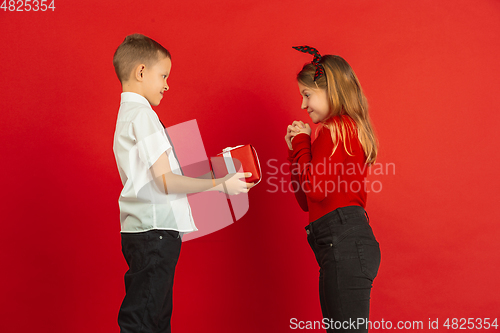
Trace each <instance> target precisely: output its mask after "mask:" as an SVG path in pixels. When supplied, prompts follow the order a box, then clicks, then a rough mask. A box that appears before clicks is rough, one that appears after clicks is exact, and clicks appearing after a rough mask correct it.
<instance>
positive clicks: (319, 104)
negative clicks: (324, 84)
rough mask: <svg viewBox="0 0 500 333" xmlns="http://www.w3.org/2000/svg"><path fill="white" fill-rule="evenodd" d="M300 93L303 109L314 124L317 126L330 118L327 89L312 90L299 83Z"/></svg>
mask: <svg viewBox="0 0 500 333" xmlns="http://www.w3.org/2000/svg"><path fill="white" fill-rule="evenodd" d="M299 91H300V94H301V95H302V106H301V108H302V109H304V110H307V113H308V114H309V117H311V120H312V122H313V123H315V124H317V123H319V122H321V121H323V120H325V119H326V118H328V114H329V111H330V106H329V105H328V97H327V93H326V90H325V89H321V88H318V89H315V88H310V87H307V86H305V85H303V84H302V83H300V82H299Z"/></svg>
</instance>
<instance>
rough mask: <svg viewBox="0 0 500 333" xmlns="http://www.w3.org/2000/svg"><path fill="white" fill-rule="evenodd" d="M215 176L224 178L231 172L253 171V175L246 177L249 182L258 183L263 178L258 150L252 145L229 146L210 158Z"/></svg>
mask: <svg viewBox="0 0 500 333" xmlns="http://www.w3.org/2000/svg"><path fill="white" fill-rule="evenodd" d="M210 164H211V165H212V171H213V173H214V176H215V178H222V177H224V176H226V175H227V174H229V173H236V172H239V171H241V172H251V173H252V176H250V177H248V178H245V181H246V182H247V183H254V182H255V185H257V184H258V183H259V182H260V180H261V169H260V162H259V157H258V156H257V151H256V150H255V148H254V147H252V146H251V145H244V146H236V147H227V148H224V149H223V150H222V153H219V154H217V156H215V157H211V158H210Z"/></svg>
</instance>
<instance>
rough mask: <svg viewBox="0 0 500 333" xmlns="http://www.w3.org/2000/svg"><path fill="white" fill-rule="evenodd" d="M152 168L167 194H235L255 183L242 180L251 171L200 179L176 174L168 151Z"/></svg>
mask: <svg viewBox="0 0 500 333" xmlns="http://www.w3.org/2000/svg"><path fill="white" fill-rule="evenodd" d="M150 170H151V173H152V175H153V178H154V180H155V183H156V184H157V186H158V188H159V189H163V190H164V191H165V194H173V193H186V194H187V193H198V192H204V191H221V192H225V193H227V194H230V195H234V194H239V193H241V192H248V191H249V190H250V188H251V187H252V186H253V185H254V183H246V182H245V181H242V180H240V178H245V177H250V176H251V173H250V172H246V173H241V172H240V173H236V174H230V175H227V176H225V177H224V178H218V179H212V177H209V179H198V178H191V177H186V176H181V175H176V174H174V173H173V172H172V170H171V168H170V163H169V161H168V156H167V154H166V153H163V154H161V156H160V157H159V158H158V160H157V161H156V162H155V163H154V164H153V166H152V167H151V169H150Z"/></svg>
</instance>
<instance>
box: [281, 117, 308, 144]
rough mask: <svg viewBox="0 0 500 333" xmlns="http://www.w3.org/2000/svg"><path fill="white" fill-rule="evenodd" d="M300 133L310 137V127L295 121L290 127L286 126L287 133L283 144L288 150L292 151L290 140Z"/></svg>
mask: <svg viewBox="0 0 500 333" xmlns="http://www.w3.org/2000/svg"><path fill="white" fill-rule="evenodd" d="M300 133H305V134H307V135H311V126H309V124H307V123H306V124H304V122H302V121H300V120H295V121H294V122H293V123H292V124H291V125H288V128H287V133H286V135H285V142H286V143H287V145H288V149H290V150H292V140H293V138H294V137H295V136H296V135H297V134H300Z"/></svg>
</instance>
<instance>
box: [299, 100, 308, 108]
mask: <svg viewBox="0 0 500 333" xmlns="http://www.w3.org/2000/svg"><path fill="white" fill-rule="evenodd" d="M300 107H301V108H302V109H307V103H306V99H305V98H302V105H301V106H300Z"/></svg>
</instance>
